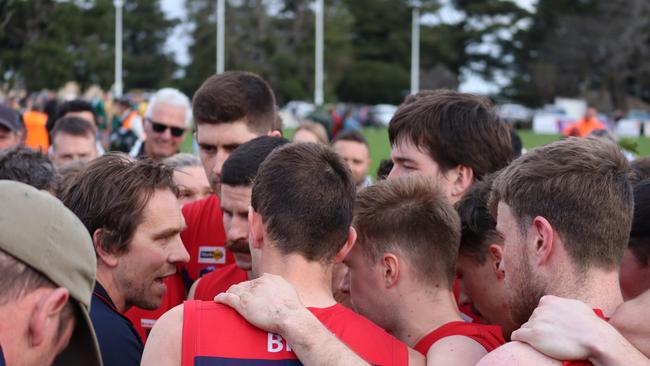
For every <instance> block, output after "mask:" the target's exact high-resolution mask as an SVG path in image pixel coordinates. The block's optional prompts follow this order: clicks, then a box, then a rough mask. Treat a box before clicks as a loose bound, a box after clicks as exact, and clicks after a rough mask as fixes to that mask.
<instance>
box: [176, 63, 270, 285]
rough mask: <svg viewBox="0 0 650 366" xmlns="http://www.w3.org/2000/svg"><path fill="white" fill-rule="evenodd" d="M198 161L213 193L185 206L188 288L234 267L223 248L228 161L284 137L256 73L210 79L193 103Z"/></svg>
mask: <svg viewBox="0 0 650 366" xmlns="http://www.w3.org/2000/svg"><path fill="white" fill-rule="evenodd" d="M192 114H193V116H194V123H195V125H196V136H195V137H196V142H197V143H198V145H199V157H200V158H201V163H202V164H203V169H205V174H206V175H207V177H208V181H209V182H210V186H211V187H212V191H213V192H214V193H215V194H212V195H210V197H208V198H206V199H203V200H200V201H196V202H192V203H190V204H187V205H185V206H183V216H184V217H185V221H186V222H187V229H186V230H185V231H183V233H182V234H181V236H182V239H183V243H184V244H185V247H186V248H187V251H188V252H189V253H190V261H189V263H187V265H185V266H183V270H184V274H185V277H186V280H187V282H188V285H189V284H191V283H192V282H193V281H195V280H196V279H197V278H199V277H201V276H203V275H204V274H206V273H208V272H211V271H214V270H215V269H217V268H220V267H223V266H226V265H228V264H231V263H233V262H234V258H233V255H232V253H230V252H229V251H228V250H226V248H225V247H224V242H225V240H226V235H225V232H224V228H223V222H222V212H221V202H220V200H219V197H218V195H219V194H221V183H220V182H221V170H222V168H223V164H224V162H225V161H226V159H227V158H228V156H229V155H230V154H231V153H232V152H233V151H234V150H235V149H236V148H237V147H238V146H240V145H242V144H244V143H246V142H248V141H250V140H252V139H254V138H255V137H258V136H264V135H273V136H280V133H279V132H276V131H274V130H273V129H274V126H275V122H276V110H275V96H274V95H273V91H272V90H271V87H270V86H269V84H268V83H267V82H266V81H264V79H262V78H261V77H259V76H258V75H256V74H253V73H249V72H242V71H228V72H225V73H223V74H219V75H213V76H211V77H209V78H208V79H207V80H206V81H205V82H204V83H203V85H201V87H200V88H199V90H197V91H196V93H195V94H194V97H193V99H192Z"/></svg>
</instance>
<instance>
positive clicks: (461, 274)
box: [456, 174, 519, 339]
mask: <svg viewBox="0 0 650 366" xmlns="http://www.w3.org/2000/svg"><path fill="white" fill-rule="evenodd" d="M494 176H495V175H494V174H491V175H489V176H487V177H485V178H484V179H483V180H482V181H480V182H476V183H474V184H473V185H472V186H471V187H470V189H469V190H468V191H467V193H465V195H464V196H463V198H461V199H460V201H458V202H456V210H457V211H458V215H459V216H460V222H461V228H462V230H461V235H460V251H459V253H458V260H457V261H456V275H457V278H458V283H459V285H460V286H459V287H460V296H459V300H458V306H459V307H461V308H462V307H463V306H465V305H468V304H471V306H473V308H474V309H475V310H476V311H477V313H478V314H480V315H481V316H482V317H483V318H484V319H485V320H486V321H487V322H488V323H489V324H494V325H498V326H500V327H501V329H502V330H503V335H504V337H505V338H506V339H510V334H511V333H512V332H513V331H514V330H515V329H517V328H518V327H519V324H515V323H514V322H513V321H512V319H511V318H510V311H509V307H508V296H507V293H506V288H505V284H504V279H505V274H504V273H503V270H502V269H501V268H500V262H501V261H502V260H503V240H502V239H501V238H500V237H499V235H498V234H497V230H496V226H497V224H496V222H495V220H494V218H493V217H492V214H491V213H490V210H489V208H488V199H489V198H490V188H491V186H492V182H493V180H494Z"/></svg>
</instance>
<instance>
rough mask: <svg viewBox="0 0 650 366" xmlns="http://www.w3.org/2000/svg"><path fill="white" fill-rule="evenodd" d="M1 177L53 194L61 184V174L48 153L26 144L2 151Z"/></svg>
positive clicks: (0, 157) (0, 161)
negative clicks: (25, 145) (33, 148)
mask: <svg viewBox="0 0 650 366" xmlns="http://www.w3.org/2000/svg"><path fill="white" fill-rule="evenodd" d="M0 179H8V180H14V181H18V182H21V183H25V184H28V185H30V186H32V187H34V188H36V189H39V190H44V191H47V192H50V193H52V194H56V192H57V190H58V186H59V175H58V173H57V172H56V169H55V168H54V165H53V164H52V161H50V159H49V158H48V157H47V155H45V154H43V153H42V152H40V151H38V150H32V149H30V148H28V147H24V146H16V147H13V148H11V149H8V150H4V151H2V152H0Z"/></svg>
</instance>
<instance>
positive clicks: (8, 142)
mask: <svg viewBox="0 0 650 366" xmlns="http://www.w3.org/2000/svg"><path fill="white" fill-rule="evenodd" d="M24 136H25V124H24V123H23V121H22V120H21V119H20V115H19V114H18V112H16V111H15V110H13V109H11V108H9V107H7V106H5V105H2V104H0V150H5V149H8V148H10V147H13V146H16V145H20V144H21V143H22V142H23V138H24Z"/></svg>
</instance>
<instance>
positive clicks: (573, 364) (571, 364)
mask: <svg viewBox="0 0 650 366" xmlns="http://www.w3.org/2000/svg"><path fill="white" fill-rule="evenodd" d="M594 313H596V315H598V317H599V318H601V319H603V320H605V321H609V318H607V317H606V316H605V314H603V311H602V310H601V309H594ZM591 365H593V364H592V363H591V362H589V361H563V362H562V366H591Z"/></svg>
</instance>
